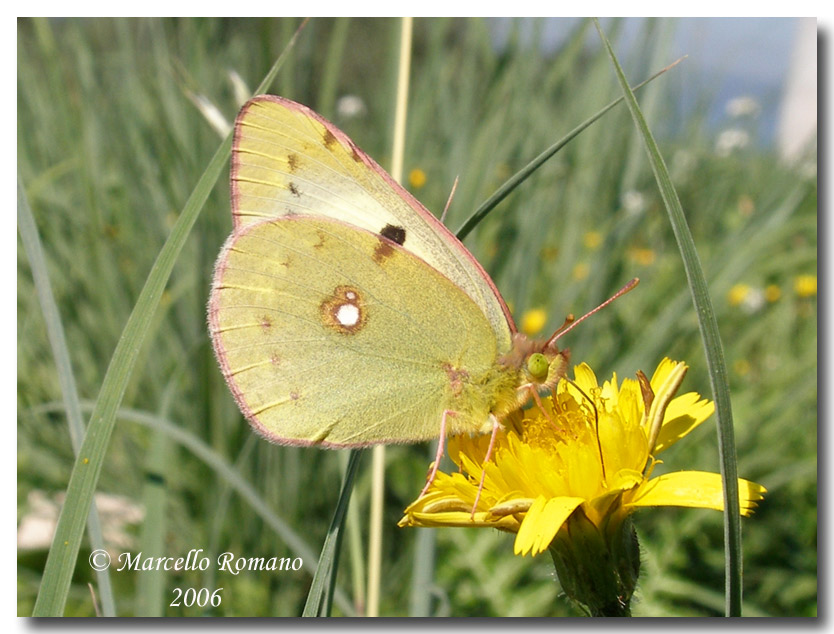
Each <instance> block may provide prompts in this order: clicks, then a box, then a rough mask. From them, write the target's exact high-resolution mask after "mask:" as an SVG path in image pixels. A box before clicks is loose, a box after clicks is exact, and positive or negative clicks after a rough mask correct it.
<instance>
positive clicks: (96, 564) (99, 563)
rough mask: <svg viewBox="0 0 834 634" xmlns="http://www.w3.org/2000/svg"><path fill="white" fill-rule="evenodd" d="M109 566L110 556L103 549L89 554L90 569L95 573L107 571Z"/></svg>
mask: <svg viewBox="0 0 834 634" xmlns="http://www.w3.org/2000/svg"><path fill="white" fill-rule="evenodd" d="M109 566H110V554H109V553H108V552H107V551H106V550H104V549H103V548H99V549H98V550H94V551H93V552H91V553H90V568H92V569H93V570H95V571H97V572H101V571H102V570H107V568H108V567H109Z"/></svg>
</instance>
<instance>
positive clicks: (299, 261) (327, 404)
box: [208, 95, 569, 491]
mask: <svg viewBox="0 0 834 634" xmlns="http://www.w3.org/2000/svg"><path fill="white" fill-rule="evenodd" d="M231 201H232V215H233V220H234V222H233V225H234V228H233V232H232V234H231V236H230V237H229V238H228V240H227V241H226V243H225V245H224V246H223V248H222V250H221V253H220V256H219V258H218V260H217V264H216V266H215V271H214V280H213V284H212V289H211V296H210V299H209V308H208V321H209V330H210V334H211V340H212V343H213V346H214V351H215V353H216V356H217V359H218V361H219V364H220V367H221V370H222V372H223V376H224V377H225V379H226V382H227V384H228V386H229V388H230V390H231V392H232V394H233V396H234V398H235V400H236V401H237V404H238V406H239V407H240V409H241V411H242V412H243V414H244V416H245V417H246V419H247V420H248V421H249V423H250V424H251V425H252V427H254V429H255V430H256V431H257V432H259V433H260V434H261V435H263V436H264V437H266V438H267V439H269V440H270V441H273V442H276V443H280V444H288V445H304V446H309V445H316V446H322V447H363V446H367V445H373V444H379V443H416V442H420V441H425V440H429V439H433V438H438V437H439V438H440V446H439V447H438V460H436V461H435V463H434V470H435V471H433V472H432V474H431V476H430V478H429V482H431V479H433V477H434V473H435V472H436V469H437V464H438V462H439V457H440V456H441V455H442V451H443V441H444V439H445V437H446V436H447V434H460V433H467V432H468V433H488V432H492V440H493V441H494V439H495V433H496V431H497V430H499V429H500V428H501V421H502V420H503V419H504V418H505V417H506V416H508V415H509V414H510V413H512V412H514V411H516V410H518V409H519V408H520V407H522V406H523V405H525V404H526V403H527V402H528V401H529V400H530V398H531V397H532V398H533V399H536V400H537V401H538V400H539V396H538V395H539V391H541V390H545V389H548V388H552V387H554V386H555V385H556V383H557V382H558V381H559V380H560V379H561V378H562V377H563V376H564V374H565V370H566V368H567V365H568V360H569V353H568V351H567V350H559V348H558V347H557V345H556V343H555V341H556V338H557V337H558V336H560V334H563V333H564V332H565V331H566V328H565V327H563V328H562V329H560V331H557V332H556V333H555V334H554V335H553V336H552V337H551V338H549V339H548V340H545V341H533V340H531V339H528V338H527V337H526V336H525V335H523V334H520V333H519V332H518V331H517V328H516V326H515V323H514V321H513V318H512V315H511V314H510V311H509V309H508V308H507V304H506V303H505V302H504V300H503V299H502V297H501V294H500V293H499V292H498V289H497V288H496V286H495V284H494V283H493V281H492V280H491V279H490V277H489V275H488V274H487V273H486V271H485V270H484V269H483V267H482V266H481V265H480V264H479V263H478V261H477V260H476V259H475V258H474V256H473V255H472V254H471V253H470V252H469V251H468V250H467V249H466V247H464V245H463V244H462V243H461V242H460V241H459V240H458V239H457V238H456V237H455V236H454V235H453V234H452V233H451V232H450V231H449V230H448V229H447V228H446V227H445V226H444V225H443V224H442V223H441V222H440V221H439V220H438V219H437V218H436V217H435V216H434V215H433V214H431V213H430V212H429V211H428V210H427V209H426V208H425V207H424V206H423V205H422V204H420V203H419V202H418V201H417V200H416V199H415V198H414V197H413V196H412V195H411V194H410V193H409V192H407V191H406V190H405V189H403V188H402V187H401V186H400V185H399V184H398V183H397V182H395V181H394V179H393V178H392V177H391V176H390V175H388V174H387V173H386V172H385V170H383V169H382V168H381V167H380V166H379V165H378V164H377V163H376V162H375V161H374V160H373V159H372V158H370V157H369V156H368V155H367V154H365V153H364V152H363V151H362V150H360V149H359V148H358V147H357V146H356V144H355V143H354V142H353V141H351V139H349V138H348V137H347V135H345V134H344V133H343V132H342V131H341V130H339V129H338V128H336V126H334V125H333V124H332V123H330V122H329V121H327V120H325V119H324V118H323V117H321V116H320V115H318V114H317V113H315V112H313V111H312V110H311V109H309V108H307V107H306V106H304V105H301V104H299V103H295V102H293V101H290V100H288V99H284V98H282V97H276V96H272V95H261V96H258V97H255V98H253V99H252V100H250V101H249V102H248V103H246V104H245V105H244V106H243V108H242V110H241V112H240V114H239V115H238V117H237V120H236V122H235V131H234V145H233V150H232V165H231ZM567 323H568V322H567V321H566V325H567ZM491 446H492V444H490V447H491ZM427 487H428V485H427ZM424 491H425V489H424Z"/></svg>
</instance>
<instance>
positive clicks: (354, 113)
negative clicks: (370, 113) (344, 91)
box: [336, 95, 368, 119]
mask: <svg viewBox="0 0 834 634" xmlns="http://www.w3.org/2000/svg"><path fill="white" fill-rule="evenodd" d="M367 110H368V109H367V108H366V107H365V102H364V101H362V97H358V96H356V95H345V96H344V97H339V100H338V101H337V102H336V112H337V113H339V116H340V117H342V118H344V119H352V118H354V117H358V116H361V115H363V114H365V112H367Z"/></svg>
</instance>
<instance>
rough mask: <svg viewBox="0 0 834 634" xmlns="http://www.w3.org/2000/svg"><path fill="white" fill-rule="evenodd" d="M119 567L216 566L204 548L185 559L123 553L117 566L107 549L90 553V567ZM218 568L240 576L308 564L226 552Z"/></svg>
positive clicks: (138, 569) (142, 569)
mask: <svg viewBox="0 0 834 634" xmlns="http://www.w3.org/2000/svg"><path fill="white" fill-rule="evenodd" d="M111 565H115V569H116V571H118V572H122V571H125V570H129V571H133V572H146V571H150V570H178V571H179V570H182V571H189V570H200V571H205V570H208V568H209V567H210V566H211V565H212V560H211V559H209V558H208V557H206V556H205V555H204V554H203V549H202V548H192V549H191V550H190V551H188V554H187V555H186V556H185V557H152V556H146V555H144V554H143V553H142V552H141V551H140V552H138V553H136V554H133V553H128V552H124V553H120V554H119V556H118V558H117V560H116V563H115V564H114V563H113V560H112V557H111V555H110V553H108V552H107V551H106V550H104V549H98V550H94V551H93V552H92V553H90V567H91V568H92V569H93V570H96V571H99V572H100V571H102V570H106V569H107V568H109V567H110V566H111ZM214 565H215V566H216V568H217V570H218V571H220V572H230V573H232V574H233V575H239V574H240V573H241V572H244V571H255V570H269V571H276V572H293V571H298V570H301V568H302V567H303V566H304V561H303V560H302V559H301V557H277V556H276V557H239V556H237V555H235V554H234V553H231V552H225V553H223V554H221V555H219V556H218V557H217V559H216V560H215V561H214Z"/></svg>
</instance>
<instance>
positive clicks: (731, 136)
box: [715, 128, 750, 156]
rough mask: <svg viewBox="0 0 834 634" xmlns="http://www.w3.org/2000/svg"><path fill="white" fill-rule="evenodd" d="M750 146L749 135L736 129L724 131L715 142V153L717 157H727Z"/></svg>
mask: <svg viewBox="0 0 834 634" xmlns="http://www.w3.org/2000/svg"><path fill="white" fill-rule="evenodd" d="M749 144H750V134H748V133H747V132H745V131H744V130H740V129H738V128H730V129H729V130H724V131H723V132H722V133H721V134H719V135H718V139H716V141H715V153H716V154H717V155H718V156H729V155H730V154H731V153H732V152H734V151H735V150H740V149H741V148H744V147H747V146H748V145H749Z"/></svg>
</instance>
